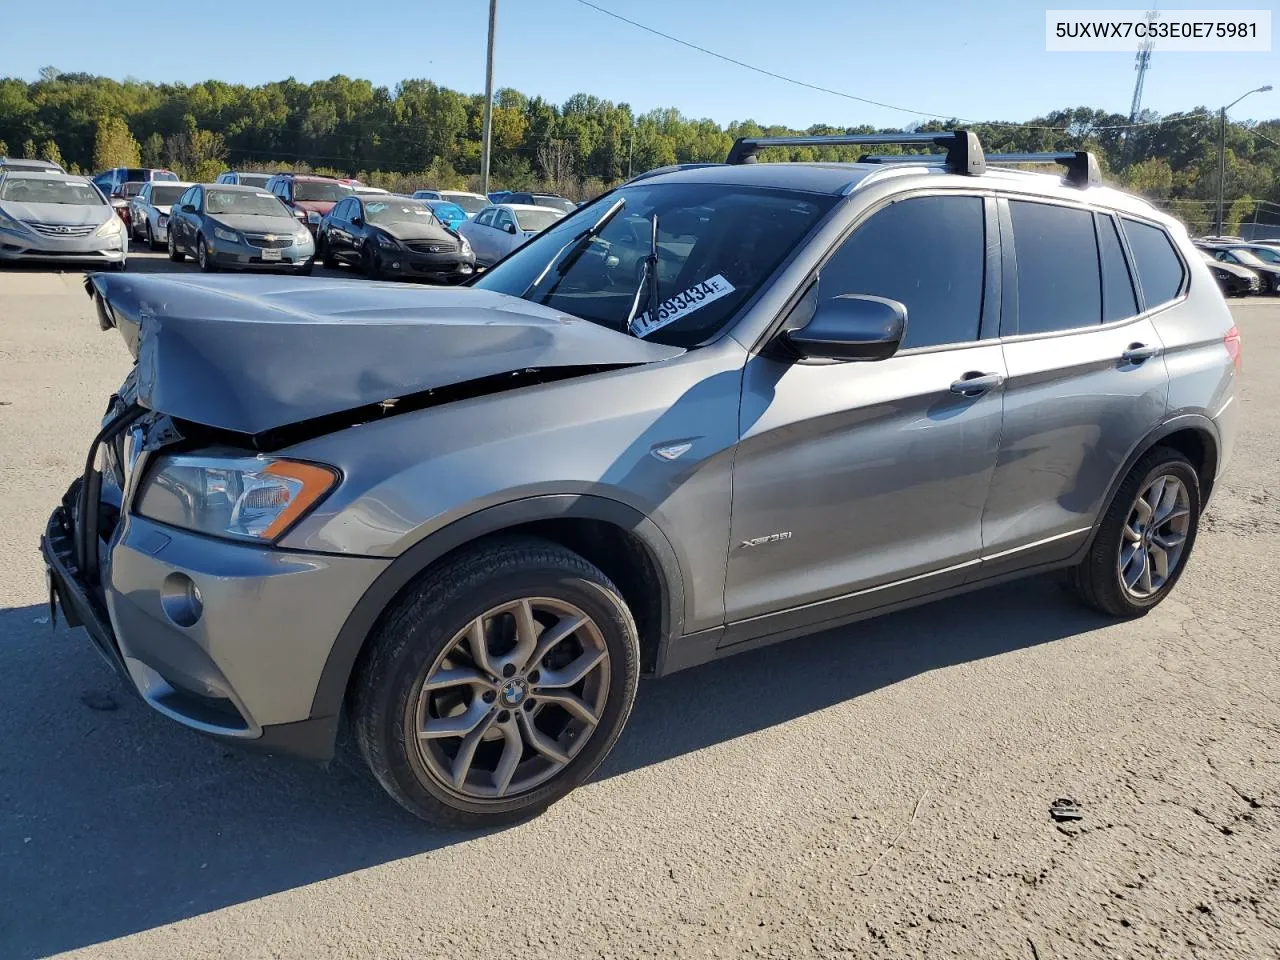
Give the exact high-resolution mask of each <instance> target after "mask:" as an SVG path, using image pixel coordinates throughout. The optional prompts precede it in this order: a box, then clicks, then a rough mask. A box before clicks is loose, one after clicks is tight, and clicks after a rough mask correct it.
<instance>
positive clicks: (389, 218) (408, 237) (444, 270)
mask: <svg viewBox="0 0 1280 960" xmlns="http://www.w3.org/2000/svg"><path fill="white" fill-rule="evenodd" d="M316 249H317V250H318V251H319V256H320V258H321V260H322V261H323V263H324V265H325V266H326V267H336V266H337V265H338V264H339V263H340V262H341V263H349V264H352V265H355V266H358V267H360V269H361V270H363V271H364V273H365V276H367V277H369V278H370V279H371V280H376V279H378V278H379V277H384V276H400V277H423V278H425V279H428V280H438V281H442V282H446V283H447V282H452V281H458V280H464V279H466V278H467V277H469V276H471V275H472V273H474V272H475V264H476V258H475V253H474V252H473V251H472V249H471V245H470V243H468V242H467V240H465V239H464V238H463V237H460V236H459V235H458V234H457V233H455V232H453V231H452V230H450V229H448V228H447V227H446V226H444V225H443V224H442V223H441V222H440V221H439V220H437V219H436V218H435V216H434V215H433V214H432V213H431V210H430V208H429V207H427V206H426V205H425V204H424V203H423V202H422V201H420V200H414V199H412V198H401V197H392V196H387V197H376V196H361V195H359V194H357V195H356V196H352V197H347V198H346V199H344V200H340V201H339V202H338V203H337V205H335V206H334V208H333V209H332V210H330V211H329V213H328V214H327V215H326V216H325V218H324V219H323V220H322V221H321V222H320V230H319V232H318V233H317V235H316Z"/></svg>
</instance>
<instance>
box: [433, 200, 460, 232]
mask: <svg viewBox="0 0 1280 960" xmlns="http://www.w3.org/2000/svg"><path fill="white" fill-rule="evenodd" d="M422 202H423V203H425V204H426V205H427V206H428V207H430V208H431V212H432V213H434V214H435V215H436V219H437V220H439V221H440V222H441V223H443V224H444V225H445V226H446V227H448V228H449V229H450V230H456V229H457V228H458V224H460V223H466V222H467V211H465V210H463V209H462V208H461V207H460V206H458V205H457V204H456V203H451V202H450V201H448V200H423V201H422Z"/></svg>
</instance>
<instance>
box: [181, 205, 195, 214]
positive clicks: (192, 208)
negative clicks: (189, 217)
mask: <svg viewBox="0 0 1280 960" xmlns="http://www.w3.org/2000/svg"><path fill="white" fill-rule="evenodd" d="M182 212H183V213H195V212H196V205H195V204H194V203H184V204H183V205H182Z"/></svg>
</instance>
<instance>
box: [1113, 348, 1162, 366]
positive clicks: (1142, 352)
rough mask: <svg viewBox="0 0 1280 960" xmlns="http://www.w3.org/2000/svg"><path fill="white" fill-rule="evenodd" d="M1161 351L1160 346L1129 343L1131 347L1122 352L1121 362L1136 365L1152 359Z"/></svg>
mask: <svg viewBox="0 0 1280 960" xmlns="http://www.w3.org/2000/svg"><path fill="white" fill-rule="evenodd" d="M1159 352H1160V348H1159V347H1149V346H1147V345H1146V344H1145V343H1131V344H1129V349H1128V350H1126V351H1125V352H1124V353H1122V354H1120V362H1121V363H1132V364H1135V365H1136V364H1139V363H1142V362H1143V361H1145V360H1150V359H1151V358H1152V357H1154V356H1155V355H1156V354H1158V353H1159Z"/></svg>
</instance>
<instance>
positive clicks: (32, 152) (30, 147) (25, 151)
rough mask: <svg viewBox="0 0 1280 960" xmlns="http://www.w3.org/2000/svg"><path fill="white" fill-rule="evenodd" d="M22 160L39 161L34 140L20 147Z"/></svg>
mask: <svg viewBox="0 0 1280 960" xmlns="http://www.w3.org/2000/svg"><path fill="white" fill-rule="evenodd" d="M22 159H23V160H38V159H39V157H37V156H36V142H35V141H34V140H28V141H27V142H26V143H24V144H23V145H22Z"/></svg>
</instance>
